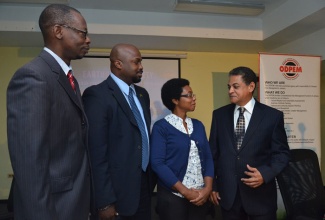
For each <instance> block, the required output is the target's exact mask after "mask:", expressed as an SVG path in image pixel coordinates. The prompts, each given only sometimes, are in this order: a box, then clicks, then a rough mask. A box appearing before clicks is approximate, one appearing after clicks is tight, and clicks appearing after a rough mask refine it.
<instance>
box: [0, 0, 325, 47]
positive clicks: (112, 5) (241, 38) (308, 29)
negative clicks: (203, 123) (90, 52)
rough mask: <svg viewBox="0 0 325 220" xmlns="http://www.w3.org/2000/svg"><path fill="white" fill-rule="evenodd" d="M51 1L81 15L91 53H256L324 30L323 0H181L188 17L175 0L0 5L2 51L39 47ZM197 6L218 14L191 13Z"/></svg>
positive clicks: (21, 0) (39, 0) (15, 0)
mask: <svg viewBox="0 0 325 220" xmlns="http://www.w3.org/2000/svg"><path fill="white" fill-rule="evenodd" d="M30 1H33V3H27V2H30ZM198 1H200V2H198ZM53 2H59V3H65V4H68V5H70V6H72V7H75V8H77V9H78V10H80V11H81V13H82V14H83V15H84V17H85V18H86V20H87V23H88V29H89V33H90V37H91V41H92V43H91V46H92V48H111V47H112V46H113V45H114V44H116V43H120V42H128V43H133V44H135V45H137V46H138V47H139V48H141V49H143V50H176V51H202V52H238V53H256V52H260V51H265V50H272V49H273V48H276V47H278V46H281V45H283V44H286V43H288V42H290V41H293V40H296V39H299V38H301V37H304V36H306V35H308V34H310V33H312V32H315V31H317V30H320V29H322V28H325V22H324V19H325V11H324V10H325V9H324V8H325V3H324V2H325V1H324V0H314V2H313V3H312V1H305V0H228V1H225V0H180V2H179V3H189V4H191V6H190V7H191V8H187V9H188V10H189V11H188V12H184V11H175V10H174V9H175V8H176V6H177V2H176V1H175V0H136V1H135V0H133V1H132V0H91V1H89V0H11V1H8V0H7V1H6V0H0V46H42V38H41V34H40V31H39V28H38V24H37V21H38V16H39V14H40V12H41V10H42V9H43V8H44V6H45V5H46V4H49V3H53ZM306 2H307V3H306ZM197 3H199V7H201V6H202V5H205V6H206V5H207V4H208V5H209V7H208V8H210V9H211V8H212V7H215V8H216V10H218V11H217V12H215V13H211V12H210V13H203V12H194V10H195V7H196V6H197V5H196V4H197ZM292 3H294V4H292ZM193 5H194V6H195V7H194V9H193V7H192V6H193ZM256 8H258V10H259V11H258V13H259V12H261V13H259V14H256ZM254 10H255V11H254ZM243 11H245V13H246V11H248V13H251V14H254V13H255V14H254V15H240V14H242V13H243ZM297 11H298V12H299V13H296V12H297Z"/></svg>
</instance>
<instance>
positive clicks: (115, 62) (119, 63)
mask: <svg viewBox="0 0 325 220" xmlns="http://www.w3.org/2000/svg"><path fill="white" fill-rule="evenodd" d="M114 66H115V67H116V68H117V69H122V67H123V63H122V61H120V60H115V61H114Z"/></svg>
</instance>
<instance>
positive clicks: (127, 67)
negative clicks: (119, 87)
mask: <svg viewBox="0 0 325 220" xmlns="http://www.w3.org/2000/svg"><path fill="white" fill-rule="evenodd" d="M110 61H111V71H112V73H114V75H115V76H117V77H118V78H120V79H121V80H123V81H124V82H125V83H127V84H128V85H130V84H132V83H138V82H140V81H141V77H142V72H143V67H142V64H141V61H142V57H141V53H140V51H139V49H138V48H137V47H136V46H134V45H132V44H117V45H115V46H114V47H113V48H112V50H111V53H110Z"/></svg>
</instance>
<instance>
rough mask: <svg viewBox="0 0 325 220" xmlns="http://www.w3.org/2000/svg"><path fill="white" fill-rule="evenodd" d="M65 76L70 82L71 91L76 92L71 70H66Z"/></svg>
mask: <svg viewBox="0 0 325 220" xmlns="http://www.w3.org/2000/svg"><path fill="white" fill-rule="evenodd" d="M67 77H68V79H69V82H70V85H71V87H72V89H73V91H75V92H76V86H75V84H74V77H73V75H72V70H69V72H68V74H67Z"/></svg>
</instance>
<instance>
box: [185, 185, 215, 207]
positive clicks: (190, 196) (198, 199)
mask: <svg viewBox="0 0 325 220" xmlns="http://www.w3.org/2000/svg"><path fill="white" fill-rule="evenodd" d="M211 191H212V189H209V188H207V187H204V188H202V189H188V190H187V192H186V194H185V195H184V197H185V198H186V199H187V200H189V201H190V202H191V203H193V204H194V205H197V206H201V205H203V204H204V203H205V202H206V201H207V200H208V198H209V195H210V193H211Z"/></svg>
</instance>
